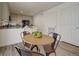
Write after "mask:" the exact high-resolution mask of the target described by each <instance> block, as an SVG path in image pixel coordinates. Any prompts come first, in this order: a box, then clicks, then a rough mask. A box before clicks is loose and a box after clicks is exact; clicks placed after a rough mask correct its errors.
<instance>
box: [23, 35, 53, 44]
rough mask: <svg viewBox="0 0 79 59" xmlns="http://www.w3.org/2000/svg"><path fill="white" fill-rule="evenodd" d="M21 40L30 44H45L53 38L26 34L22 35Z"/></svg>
mask: <svg viewBox="0 0 79 59" xmlns="http://www.w3.org/2000/svg"><path fill="white" fill-rule="evenodd" d="M23 41H24V42H27V43H29V44H32V45H46V44H51V43H53V42H54V39H53V38H52V37H50V36H48V35H42V37H41V38H36V37H34V36H33V35H31V34H30V35H26V36H24V37H23Z"/></svg>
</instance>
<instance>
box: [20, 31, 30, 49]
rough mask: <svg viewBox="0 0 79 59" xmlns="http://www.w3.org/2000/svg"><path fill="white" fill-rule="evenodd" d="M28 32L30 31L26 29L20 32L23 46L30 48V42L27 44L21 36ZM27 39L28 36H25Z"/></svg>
mask: <svg viewBox="0 0 79 59" xmlns="http://www.w3.org/2000/svg"><path fill="white" fill-rule="evenodd" d="M28 34H30V33H28V32H27V31H23V32H22V33H21V38H22V42H23V45H24V46H25V47H27V48H30V46H31V44H29V43H27V42H24V40H23V37H24V36H25V35H28ZM27 39H28V38H27Z"/></svg>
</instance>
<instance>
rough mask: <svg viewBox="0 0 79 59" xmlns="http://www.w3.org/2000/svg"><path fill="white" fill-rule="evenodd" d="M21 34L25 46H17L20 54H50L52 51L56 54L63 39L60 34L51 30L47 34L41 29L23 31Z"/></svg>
mask: <svg viewBox="0 0 79 59" xmlns="http://www.w3.org/2000/svg"><path fill="white" fill-rule="evenodd" d="M20 36H21V39H22V44H23V46H24V47H19V46H15V49H16V50H17V52H18V53H19V55H20V56H49V55H50V54H51V53H54V55H55V56H56V48H57V46H58V44H59V42H60V39H61V35H60V34H58V33H55V32H50V33H48V34H47V35H46V34H43V33H42V32H40V31H34V32H31V33H30V32H28V31H23V32H21V34H20ZM39 46H42V47H43V50H44V51H45V54H43V53H42V52H41V50H42V49H41V48H40V47H39ZM35 49H36V50H35ZM34 50H35V51H34Z"/></svg>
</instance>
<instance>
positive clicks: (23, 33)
mask: <svg viewBox="0 0 79 59" xmlns="http://www.w3.org/2000/svg"><path fill="white" fill-rule="evenodd" d="M28 34H30V33H28V32H27V31H23V32H22V33H21V38H22V39H23V36H25V35H28ZM27 39H28V38H27ZM22 41H23V45H24V46H25V47H27V48H29V49H30V50H33V49H34V48H36V49H37V51H38V52H40V49H39V48H38V46H37V45H31V44H29V43H27V42H24V40H22Z"/></svg>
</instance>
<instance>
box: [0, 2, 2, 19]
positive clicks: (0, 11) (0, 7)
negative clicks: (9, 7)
mask: <svg viewBox="0 0 79 59" xmlns="http://www.w3.org/2000/svg"><path fill="white" fill-rule="evenodd" d="M1 14H2V3H1V2H0V20H1V18H2V16H1Z"/></svg>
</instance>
